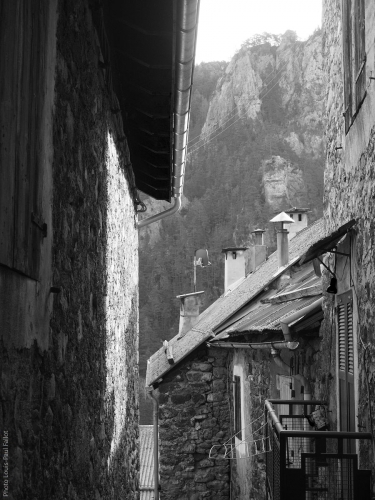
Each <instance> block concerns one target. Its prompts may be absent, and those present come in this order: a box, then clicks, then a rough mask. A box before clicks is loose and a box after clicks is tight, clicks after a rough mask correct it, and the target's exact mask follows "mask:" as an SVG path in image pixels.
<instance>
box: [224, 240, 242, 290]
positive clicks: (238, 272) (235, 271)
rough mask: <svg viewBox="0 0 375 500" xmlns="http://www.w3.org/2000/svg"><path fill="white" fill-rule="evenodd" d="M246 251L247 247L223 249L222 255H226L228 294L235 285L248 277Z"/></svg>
mask: <svg viewBox="0 0 375 500" xmlns="http://www.w3.org/2000/svg"><path fill="white" fill-rule="evenodd" d="M246 250H247V248H246V247H238V248H237V247H233V248H232V247H229V248H223V249H222V253H224V254H225V262H224V264H225V269H224V275H225V278H224V293H227V291H228V290H229V289H230V287H231V285H233V283H235V282H236V281H238V280H239V279H241V278H244V277H245V276H246V272H245V271H246V269H245V268H246V258H245V251H246Z"/></svg>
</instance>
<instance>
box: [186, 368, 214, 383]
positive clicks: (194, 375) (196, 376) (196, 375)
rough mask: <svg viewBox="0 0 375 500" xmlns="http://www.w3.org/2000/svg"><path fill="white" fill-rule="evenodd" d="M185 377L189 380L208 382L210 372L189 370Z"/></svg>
mask: <svg viewBox="0 0 375 500" xmlns="http://www.w3.org/2000/svg"><path fill="white" fill-rule="evenodd" d="M186 378H187V379H188V380H189V382H210V381H211V380H212V373H209V372H201V371H193V370H191V371H189V372H187V373H186Z"/></svg>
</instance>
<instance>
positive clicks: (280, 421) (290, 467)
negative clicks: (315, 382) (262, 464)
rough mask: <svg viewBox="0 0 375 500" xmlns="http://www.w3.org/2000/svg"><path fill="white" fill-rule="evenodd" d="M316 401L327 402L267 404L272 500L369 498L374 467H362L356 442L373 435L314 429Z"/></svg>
mask: <svg viewBox="0 0 375 500" xmlns="http://www.w3.org/2000/svg"><path fill="white" fill-rule="evenodd" d="M315 405H324V402H322V401H306V400H302V401H301V400H276V399H271V400H267V401H266V402H265V422H267V425H266V426H265V437H266V438H267V439H268V440H269V442H270V449H271V451H270V452H269V453H266V491H267V500H357V499H360V500H370V497H371V471H369V470H361V469H358V455H357V454H356V443H358V442H359V441H360V440H368V439H371V434H370V433H365V432H363V433H362V432H361V433H359V432H333V431H317V430H312V429H313V427H311V425H310V423H309V421H308V419H307V418H306V415H308V414H309V412H310V411H311V410H310V408H309V407H314V406H315ZM276 410H277V412H276ZM297 413H298V414H297Z"/></svg>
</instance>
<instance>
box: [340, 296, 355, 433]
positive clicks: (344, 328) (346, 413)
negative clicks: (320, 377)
mask: <svg viewBox="0 0 375 500" xmlns="http://www.w3.org/2000/svg"><path fill="white" fill-rule="evenodd" d="M337 325H338V372H339V401H340V429H341V430H342V431H355V419H354V410H355V403H354V338H353V298H352V292H351V291H350V292H346V293H343V294H341V295H339V296H337Z"/></svg>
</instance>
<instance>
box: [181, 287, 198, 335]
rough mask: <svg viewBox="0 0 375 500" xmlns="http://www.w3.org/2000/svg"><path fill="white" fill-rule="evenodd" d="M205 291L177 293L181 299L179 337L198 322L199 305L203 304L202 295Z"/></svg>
mask: <svg viewBox="0 0 375 500" xmlns="http://www.w3.org/2000/svg"><path fill="white" fill-rule="evenodd" d="M202 293H204V292H193V293H186V294H185V295H177V298H178V299H180V326H179V329H178V338H179V339H180V338H182V337H183V336H184V335H185V334H186V333H187V332H189V331H190V330H191V329H192V328H193V326H194V325H196V324H197V322H198V318H199V307H200V305H201V298H200V296H201V295H202Z"/></svg>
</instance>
